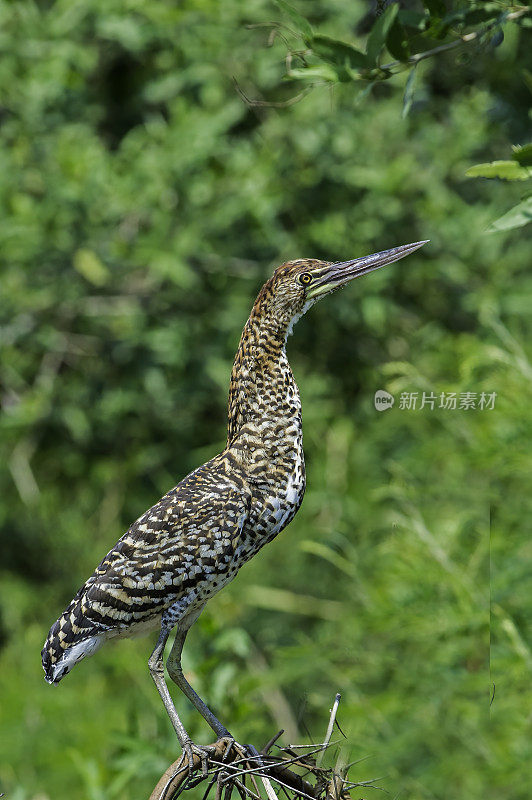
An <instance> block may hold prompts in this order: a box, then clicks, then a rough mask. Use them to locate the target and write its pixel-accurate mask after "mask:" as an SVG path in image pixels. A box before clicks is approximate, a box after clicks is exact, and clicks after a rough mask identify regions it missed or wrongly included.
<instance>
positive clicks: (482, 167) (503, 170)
mask: <svg viewBox="0 0 532 800" xmlns="http://www.w3.org/2000/svg"><path fill="white" fill-rule="evenodd" d="M466 175H467V177H468V178H500V179H502V180H506V181H526V180H528V181H529V180H530V179H531V178H532V143H529V144H525V145H523V146H522V147H518V146H515V147H514V148H513V153H512V158H511V159H510V160H507V161H491V162H489V163H485V164H475V165H474V166H473V167H470V168H469V169H468V170H467V172H466ZM529 222H532V192H531V191H528V192H527V193H526V194H525V195H524V196H523V198H522V199H521V202H519V203H518V204H517V205H516V206H514V207H513V208H511V209H510V210H509V211H507V212H506V213H505V214H503V215H502V217H499V218H498V219H496V220H495V221H494V222H492V223H491V225H490V226H489V228H488V229H487V231H486V232H487V233H496V232H497V231H508V230H512V229H513V228H522V227H523V226H524V225H527V224H528V223H529Z"/></svg>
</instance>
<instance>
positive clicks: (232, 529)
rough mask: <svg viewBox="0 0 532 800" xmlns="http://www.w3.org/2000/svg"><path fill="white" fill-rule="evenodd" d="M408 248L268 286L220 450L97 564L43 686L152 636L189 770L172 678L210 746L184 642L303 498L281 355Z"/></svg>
mask: <svg viewBox="0 0 532 800" xmlns="http://www.w3.org/2000/svg"><path fill="white" fill-rule="evenodd" d="M424 244H426V242H424V241H423V242H414V243H413V244H406V245H402V246H401V247H395V248H393V249H391V250H385V251H383V252H380V253H374V254H373V255H370V256H365V257H363V258H357V259H355V260H353V261H343V262H338V263H331V262H328V261H320V260H318V259H301V260H298V261H289V262H287V263H285V264H283V265H282V266H280V267H278V268H277V269H276V270H275V272H274V274H273V276H272V277H271V278H270V279H269V280H268V281H266V283H265V284H264V286H263V287H262V289H261V290H260V292H259V295H258V297H257V299H256V301H255V304H254V305H253V308H252V310H251V314H250V316H249V319H248V321H247V322H246V324H245V326H244V330H243V332H242V336H241V339H240V344H239V346H238V350H237V353H236V356H235V360H234V364H233V369H232V372H231V382H230V388H229V405H228V412H229V422H228V431H227V444H226V446H225V448H224V450H223V451H222V452H221V453H220V454H219V455H216V456H214V458H212V459H211V460H210V461H207V463H206V464H203V465H202V466H201V467H198V469H196V470H194V471H193V472H191V473H190V475H187V476H186V477H185V478H183V480H182V481H180V483H178V484H177V486H176V487H175V488H173V489H171V490H170V491H169V492H168V493H167V494H166V495H165V496H164V497H163V498H162V499H161V500H159V502H158V503H156V504H155V505H154V506H152V508H150V509H148V511H146V512H145V513H144V514H143V515H142V516H141V517H139V519H137V521H136V522H134V523H133V524H132V525H131V527H130V528H129V530H128V531H127V533H125V534H124V536H122V538H121V539H120V540H119V541H118V542H117V544H116V545H115V546H114V547H113V548H112V549H111V550H110V552H109V553H108V554H107V555H106V556H105V557H104V559H103V561H102V562H101V563H100V565H99V566H98V567H97V568H96V570H95V572H94V573H93V575H91V577H90V578H89V579H88V580H87V581H86V583H84V584H83V586H82V587H81V589H80V590H79V591H78V593H77V594H76V596H75V597H74V599H73V600H72V602H71V603H70V604H69V606H68V607H67V609H66V610H65V611H64V612H63V614H61V616H60V617H59V619H58V620H57V622H55V623H54V624H53V626H52V628H51V630H50V632H49V634H48V638H47V639H46V642H45V645H44V648H43V650H42V663H43V667H44V672H45V676H46V680H47V681H48V682H49V683H55V684H57V683H59V681H60V680H61V679H62V678H63V677H64V676H65V675H66V674H67V672H69V671H70V670H71V669H72V667H73V666H74V665H75V664H77V663H78V661H81V660H82V659H83V658H85V657H86V656H88V655H92V653H94V652H95V651H96V650H97V649H98V648H99V647H100V646H101V645H102V644H103V643H104V642H105V641H107V639H112V638H116V637H122V636H133V635H137V634H139V633H144V632H148V631H150V630H154V629H159V637H158V639H157V643H156V645H155V649H154V650H153V652H152V654H151V656H150V659H149V661H148V665H149V669H150V672H151V675H152V678H153V680H154V681H155V685H156V687H157V689H158V691H159V694H160V696H161V699H162V701H163V703H164V706H165V708H166V711H167V712H168V715H169V717H170V720H171V721H172V725H173V727H174V729H175V732H176V734H177V738H178V739H179V742H180V744H181V747H182V749H183V751H184V754H186V757H187V758H188V763H189V767H190V768H192V763H193V756H194V754H196V755H199V756H200V757H201V758H202V760H204V759H205V757H206V755H205V753H206V749H205V748H202V747H200V746H198V745H196V744H194V743H193V742H192V740H191V739H190V737H189V735H188V734H187V732H186V730H185V728H184V727H183V724H182V723H181V720H180V719H179V716H178V714H177V712H176V710H175V707H174V704H173V702H172V698H171V696H170V693H169V691H168V687H167V684H166V681H165V677H164V664H163V652H164V648H165V645H166V642H167V640H168V637H169V635H170V633H171V632H172V631H173V630H174V629H175V631H176V635H175V640H174V643H173V647H172V650H171V652H170V655H169V658H168V660H167V662H166V663H167V669H168V674H169V675H170V677H171V678H172V679H173V680H174V681H175V683H176V684H177V685H178V687H179V688H180V689H181V690H182V691H183V693H184V694H185V695H186V696H187V697H188V699H189V700H190V701H191V703H193V705H194V706H195V707H196V709H197V710H198V711H199V713H200V714H201V715H202V716H203V717H204V718H205V720H206V721H207V723H208V724H209V725H210V727H211V728H212V729H213V731H214V733H215V734H216V735H217V736H218V737H219V738H223V737H228V738H229V739H230V734H229V732H228V730H227V729H226V727H225V726H224V725H223V724H222V723H221V722H220V721H219V720H218V719H217V718H216V717H215V716H214V714H213V713H212V711H210V709H209V708H208V707H207V706H206V704H205V703H204V702H203V700H202V699H201V698H200V697H199V696H198V695H197V694H196V692H195V691H194V689H193V688H192V687H191V686H190V684H189V683H188V681H187V679H186V678H185V676H184V675H183V671H182V668H181V653H182V650H183V644H184V641H185V636H186V634H187V631H188V630H189V628H190V626H191V625H192V624H193V623H194V622H195V621H196V620H197V618H198V617H199V615H200V613H201V611H202V609H203V608H204V606H205V603H206V602H207V600H209V599H210V598H211V597H213V595H215V594H216V593H217V592H219V591H220V589H221V588H222V587H223V586H225V585H226V584H227V583H229V581H231V580H232V579H233V578H234V577H235V575H236V574H237V572H238V570H239V569H240V567H241V566H242V565H243V564H245V563H246V561H249V559H250V558H252V557H253V556H254V555H255V554H256V553H257V552H258V551H259V550H260V549H261V547H263V546H264V545H265V544H267V543H268V542H271V540H272V539H273V538H274V537H275V536H277V534H278V533H280V531H282V530H283V528H285V527H286V526H287V525H288V523H289V522H290V521H291V520H292V519H293V518H294V515H295V514H296V512H297V510H298V509H299V507H300V505H301V501H302V500H303V494H304V492H305V462H304V456H303V436H302V424H301V403H300V399H299V392H298V388H297V384H296V382H295V380H294V377H293V375H292V371H291V369H290V365H289V363H288V359H287V356H286V340H287V337H288V335H289V334H290V333H291V331H292V327H293V325H294V324H295V322H297V320H298V319H299V318H300V317H301V316H302V315H303V314H304V313H305V312H306V311H308V309H309V308H310V307H311V306H313V305H314V303H316V301H317V300H320V299H321V298H322V297H325V296H326V295H328V294H330V293H331V292H333V291H334V290H335V289H338V288H339V287H341V286H344V285H345V284H346V283H348V282H349V281H351V280H353V279H354V278H358V277H359V276H360V275H365V274H366V273H368V272H372V271H373V270H376V269H379V268H380V267H383V266H385V265H386V264H391V263H392V262H394V261H397V260H398V259H400V258H404V257H405V256H407V255H409V254H410V253H412V252H414V250H417V249H418V248H419V247H421V246H422V245H424Z"/></svg>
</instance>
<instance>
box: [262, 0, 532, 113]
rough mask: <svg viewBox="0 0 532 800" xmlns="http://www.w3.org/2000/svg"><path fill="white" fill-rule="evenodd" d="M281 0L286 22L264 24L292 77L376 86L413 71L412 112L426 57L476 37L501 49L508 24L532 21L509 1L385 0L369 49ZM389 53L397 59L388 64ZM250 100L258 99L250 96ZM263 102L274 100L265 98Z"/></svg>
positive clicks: (408, 98) (380, 5)
mask: <svg viewBox="0 0 532 800" xmlns="http://www.w3.org/2000/svg"><path fill="white" fill-rule="evenodd" d="M275 4H276V5H277V7H278V8H279V9H280V10H281V11H282V14H283V18H284V19H283V21H274V22H269V23H264V24H263V26H261V27H267V28H270V36H269V39H268V44H269V45H271V44H273V42H274V41H275V39H277V38H279V39H280V40H282V42H283V43H284V45H285V47H286V59H285V60H286V76H285V78H286V79H288V80H291V81H297V82H303V83H304V84H305V87H306V89H307V90H309V89H311V88H313V87H315V86H320V85H334V84H337V83H350V82H358V81H363V82H366V84H367V85H368V86H369V87H370V88H371V86H373V85H374V84H375V83H379V82H383V81H387V80H389V79H390V78H392V77H393V76H394V75H396V74H397V73H399V72H403V71H406V70H410V71H411V75H410V76H409V81H408V82H407V91H406V92H405V106H404V108H405V109H406V111H408V107H409V106H410V104H411V92H412V90H413V80H414V79H413V74H414V73H413V70H414V69H415V67H416V66H417V65H418V64H419V62H420V61H423V60H426V59H428V58H433V57H435V56H437V55H439V54H440V53H443V52H446V51H448V50H453V49H455V48H458V47H462V46H464V45H470V44H471V43H473V42H476V43H477V46H483V47H485V48H495V47H497V46H498V45H499V44H501V42H502V41H503V39H504V33H503V29H504V26H505V25H507V24H508V23H514V24H518V25H520V26H523V27H531V26H532V20H531V19H530V16H529V13H530V9H529V7H528V6H524V5H516V4H515V3H511V2H506V1H505V0H499V1H498V2H487V3H486V2H470V3H467V5H466V6H464V5H463V3H459V2H450V3H448V2H447V3H446V2H445V1H444V0H422V2H420V3H419V7H418V10H413V9H411V8H403V7H402V4H401V2H400V1H399V0H397V2H396V1H395V0H392V2H386V0H383V1H382V2H380V3H377V11H376V16H375V19H374V21H373V24H372V27H371V30H370V31H369V33H368V35H367V39H366V43H365V49H364V50H363V49H360V47H359V46H356V45H354V44H352V43H351V42H348V41H343V40H340V39H336V38H334V37H332V36H328V35H326V34H323V33H320V32H319V31H316V30H315V29H314V27H313V26H312V24H311V23H310V22H309V20H308V19H307V18H306V17H304V16H303V15H302V14H300V13H299V11H297V10H296V8H294V7H293V6H292V5H291V4H290V3H287V2H286V1H285V0H275ZM253 27H256V26H253ZM436 42H437V44H436ZM301 45H303V47H302V46H301ZM385 53H388V54H389V55H391V56H392V58H394V59H395V60H393V61H389V62H387V63H383V56H384V54H385ZM409 92H410V96H409ZM306 93H307V92H302V93H299V94H298V95H296V98H294V99H293V101H292V102H297V101H299V100H300V99H302V98H303V97H304V96H305V94H306ZM246 102H248V103H249V104H250V105H256V104H257V101H253V100H250V99H249V98H246ZM258 102H260V105H262V106H264V105H268V103H266V102H265V101H258ZM277 105H279V104H277ZM281 105H282V104H281Z"/></svg>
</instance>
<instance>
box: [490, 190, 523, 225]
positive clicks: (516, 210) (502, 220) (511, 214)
mask: <svg viewBox="0 0 532 800" xmlns="http://www.w3.org/2000/svg"><path fill="white" fill-rule="evenodd" d="M529 222H532V197H527V198H526V199H525V200H522V201H521V202H520V203H518V204H517V205H516V206H514V207H513V208H512V209H510V211H507V212H506V214H503V216H502V217H499V219H497V220H495V222H492V223H491V225H490V226H489V228H488V233H495V232H498V231H509V230H512V229H513V228H522V227H523V226H524V225H528V223H529Z"/></svg>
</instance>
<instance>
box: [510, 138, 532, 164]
mask: <svg viewBox="0 0 532 800" xmlns="http://www.w3.org/2000/svg"><path fill="white" fill-rule="evenodd" d="M512 150H513V153H512V158H513V159H514V161H517V162H518V164H520V165H521V166H522V167H532V142H529V143H528V144H524V145H520V146H515V145H514V146H513V147H512Z"/></svg>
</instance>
